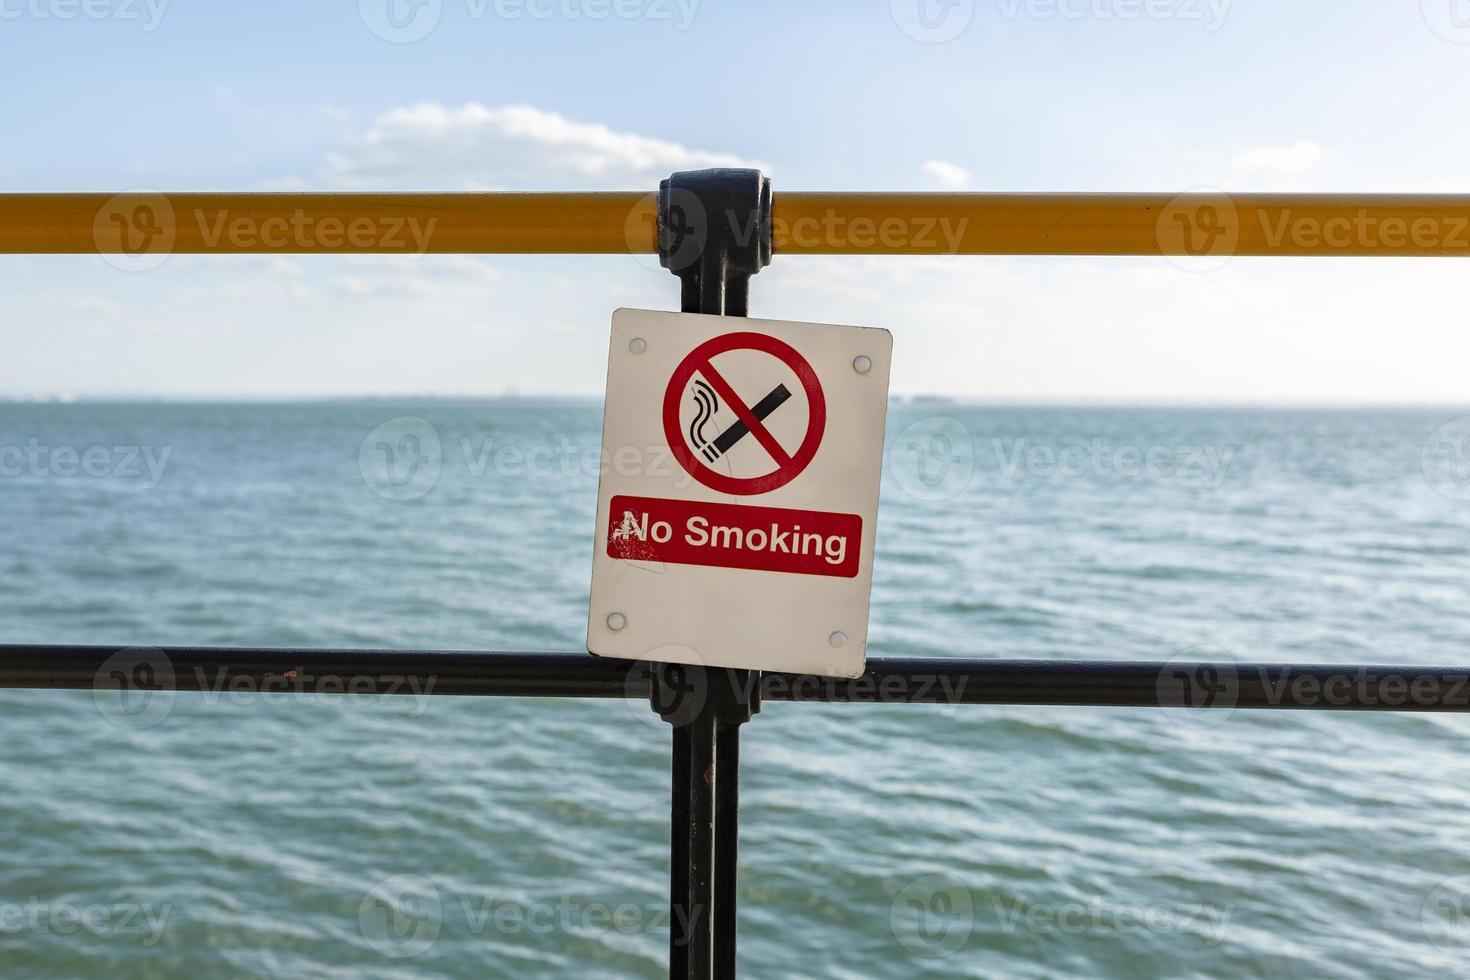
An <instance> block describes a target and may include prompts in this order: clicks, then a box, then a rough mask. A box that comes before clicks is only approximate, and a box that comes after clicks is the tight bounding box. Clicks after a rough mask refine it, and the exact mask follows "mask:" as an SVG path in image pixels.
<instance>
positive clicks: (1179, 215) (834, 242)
mask: <svg viewBox="0 0 1470 980" xmlns="http://www.w3.org/2000/svg"><path fill="white" fill-rule="evenodd" d="M773 211H774V225H775V236H774V237H775V248H776V251H777V252H778V253H782V254H843V253H848V254H850V253H862V254H927V255H1161V254H1162V255H1315V256H1333V255H1336V256H1370V255H1372V256H1394V255H1397V256H1434V255H1439V256H1457V255H1464V256H1470V195H1384V194H1331V195H1300V194H1226V193H1224V192H1219V193H1192V194H1183V195H1169V194H908V193H902V194H900V193H894V194H889V193H878V194H847V193H793V192H781V193H777V195H776V197H775V203H774V209H773ZM656 212H657V201H656V196H655V195H653V194H649V193H644V192H636V191H631V192H615V193H593V194H503V193H483V194H481V193H476V194H414V193H373V194H358V193H341V194H164V193H131V194H120V195H108V194H6V195H0V252H7V253H97V252H105V253H140V252H180V253H185V252H187V253H217V254H225V253H310V252H324V253H367V252H375V253H395V252H399V253H421V252H460V253H536V252H541V253H617V252H623V253H626V252H654V251H657V238H656V230H655V215H656Z"/></svg>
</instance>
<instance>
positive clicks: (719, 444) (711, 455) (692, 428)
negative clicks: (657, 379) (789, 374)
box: [689, 381, 791, 462]
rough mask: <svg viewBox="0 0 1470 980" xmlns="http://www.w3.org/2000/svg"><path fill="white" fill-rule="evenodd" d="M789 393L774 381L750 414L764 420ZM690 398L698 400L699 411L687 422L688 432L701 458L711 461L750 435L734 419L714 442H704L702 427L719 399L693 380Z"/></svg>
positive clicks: (702, 383)
mask: <svg viewBox="0 0 1470 980" xmlns="http://www.w3.org/2000/svg"><path fill="white" fill-rule="evenodd" d="M790 397H791V392H790V391H788V390H787V389H786V386H785V385H784V384H782V385H777V386H776V387H775V388H773V389H772V390H771V393H770V394H769V395H767V396H766V397H764V398H762V399H761V400H760V401H758V402H756V403H755V406H754V407H753V408H751V410H750V414H751V415H754V416H755V419H756V421H757V422H764V421H765V420H766V418H767V417H768V416H769V415H770V414H771V413H772V412H774V411H775V410H776V409H778V408H780V407H781V406H782V405H784V404H785V403H786V400H787V399H788V398H790ZM694 400H695V401H696V402H697V403H699V407H700V414H699V415H697V416H695V418H694V421H692V422H691V423H690V424H689V436H690V441H691V442H693V443H694V446H695V448H697V449H698V450H699V451H700V452H702V453H703V454H704V458H705V459H708V460H709V461H711V462H714V461H715V460H716V459H719V458H720V457H721V456H723V455H725V453H727V452H729V451H730V449H731V447H732V446H734V445H735V444H736V443H737V442H739V441H740V440H741V439H744V438H745V437H746V436H748V435H750V428H749V427H748V426H747V425H746V424H745V423H744V422H739V421H737V422H736V423H735V424H733V425H731V426H730V427H729V428H728V429H726V430H725V431H724V432H721V433H720V434H719V435H718V436H716V437H715V440H714V442H706V441H705V440H704V427H705V425H706V424H707V423H708V422H709V420H710V418H711V417H713V415H714V414H715V412H717V411H718V410H719V407H720V403H719V400H718V399H716V398H715V395H714V392H713V391H710V390H709V388H708V386H706V385H705V383H704V382H703V381H696V382H695V383H694ZM706 405H709V406H711V407H710V410H709V411H708V413H706V412H705V407H706Z"/></svg>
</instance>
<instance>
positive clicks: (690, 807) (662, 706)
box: [653, 170, 772, 980]
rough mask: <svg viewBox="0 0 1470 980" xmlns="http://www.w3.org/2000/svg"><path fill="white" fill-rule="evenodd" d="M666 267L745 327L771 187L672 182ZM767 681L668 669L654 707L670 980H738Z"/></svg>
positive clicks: (721, 179) (686, 290) (703, 175)
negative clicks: (745, 838) (745, 808)
mask: <svg viewBox="0 0 1470 980" xmlns="http://www.w3.org/2000/svg"><path fill="white" fill-rule="evenodd" d="M658 239H659V260H660V262H661V264H662V265H663V266H664V267H665V268H667V269H669V270H670V271H672V272H673V273H674V274H675V275H677V276H678V277H679V279H680V281H681V302H680V308H681V309H682V310H683V312H685V313H709V314H716V315H725V316H745V315H746V314H747V312H748V308H749V296H750V277H751V276H753V275H755V274H756V273H757V272H759V271H760V270H761V269H762V268H764V267H765V266H766V265H767V264H769V263H770V261H771V242H772V221H771V182H770V181H769V180H768V179H766V178H765V177H763V176H762V175H761V174H760V172H759V171H755V170H701V171H694V172H689V173H677V174H674V175H673V176H672V177H671V178H669V179H668V180H665V181H664V182H663V183H662V184H661V185H660V187H659V207H658ZM760 683H761V679H760V674H759V672H756V671H749V670H723V669H717V668H705V667H689V666H680V665H677V664H669V665H663V666H661V667H660V668H659V669H658V670H656V671H655V673H654V692H653V700H654V707H655V709H656V710H658V712H659V713H660V714H661V715H662V716H663V717H664V718H665V719H666V720H668V721H669V722H671V723H672V724H673V726H674V751H673V757H674V771H673V805H672V810H671V813H672V819H673V829H672V835H673V842H672V846H671V848H670V856H671V861H672V868H671V874H670V882H671V884H670V897H669V901H670V911H671V915H670V923H671V924H670V929H669V976H670V977H671V978H673V980H683V978H701V980H703V978H710V977H713V978H716V980H733V978H734V976H735V941H736V931H737V912H736V908H737V906H736V884H737V880H738V865H739V830H740V726H741V725H743V724H744V723H745V722H747V721H749V720H750V718H751V716H752V715H753V714H754V713H755V712H756V711H759V710H760Z"/></svg>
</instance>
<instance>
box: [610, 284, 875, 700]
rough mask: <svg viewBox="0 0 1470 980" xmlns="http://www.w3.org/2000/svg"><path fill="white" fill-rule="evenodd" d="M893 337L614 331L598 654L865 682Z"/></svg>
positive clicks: (847, 331) (627, 319)
mask: <svg viewBox="0 0 1470 980" xmlns="http://www.w3.org/2000/svg"><path fill="white" fill-rule="evenodd" d="M891 353H892V337H891V336H890V334H889V333H888V332H887V331H886V330H877V329H873V328H866V327H840V326H828V325H822V324H810V323H791V322H786V321H777V320H751V319H745V318H734V317H716V316H703V315H698V314H684V313H659V312H651V311H644V310H619V311H618V312H617V313H616V314H615V315H614V317H613V329H612V344H611V347H610V349H609V356H608V381H607V403H606V409H605V413H604V421H603V459H604V469H603V475H602V481H601V486H600V489H599V493H598V510H597V528H598V532H597V545H596V548H597V550H596V553H595V555H594V558H593V574H592V601H591V610H590V614H589V619H588V629H587V649H588V650H589V651H590V652H591V653H594V654H597V655H599V656H608V657H619V658H624V659H630V660H652V661H662V662H670V663H688V664H701V665H705V666H715V667H748V668H755V669H761V670H781V671H792V672H801V673H815V674H823V675H827V676H838V677H855V676H857V675H859V674H861V673H862V671H863V668H864V664H865V660H866V648H867V630H868V600H869V593H870V591H871V585H872V568H873V558H872V553H873V540H874V532H875V524H876V518H877V510H878V484H879V479H880V474H881V470H882V454H883V424H884V419H885V416H886V412H887V404H888V374H889V363H890V358H891Z"/></svg>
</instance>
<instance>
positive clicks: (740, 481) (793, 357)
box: [664, 333, 827, 496]
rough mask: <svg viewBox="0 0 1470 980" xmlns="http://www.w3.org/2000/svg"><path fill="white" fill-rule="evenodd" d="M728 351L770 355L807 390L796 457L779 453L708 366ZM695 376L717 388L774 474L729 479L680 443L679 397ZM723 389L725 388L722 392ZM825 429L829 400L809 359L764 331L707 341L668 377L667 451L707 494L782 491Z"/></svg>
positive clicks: (803, 466) (763, 429)
mask: <svg viewBox="0 0 1470 980" xmlns="http://www.w3.org/2000/svg"><path fill="white" fill-rule="evenodd" d="M732 350H757V351H761V352H762V353H766V354H770V355H771V356H772V357H775V358H777V359H778V360H780V361H781V362H782V363H783V364H785V365H786V366H787V367H789V368H790V369H791V370H792V371H793V372H794V373H795V374H796V377H797V378H798V379H800V381H801V387H802V389H803V390H804V391H805V392H806V400H807V406H808V413H807V424H806V436H805V438H803V439H802V441H801V446H800V447H799V448H798V449H797V450H796V452H795V453H792V454H790V455H788V454H786V452H785V450H783V449H781V446H780V444H779V443H776V442H775V438H774V437H773V436H771V434H770V432H769V431H768V430H767V429H766V427H765V424H764V423H762V422H761V421H759V420H757V419H756V418H755V417H754V416H753V415H751V413H750V409H749V408H748V407H747V406H746V405H745V403H744V402H742V401H741V400H740V398H739V396H738V395H736V394H735V392H734V391H733V390H731V389H730V386H729V384H728V382H726V381H725V379H724V378H723V377H721V376H720V374H719V372H718V371H715V370H714V368H713V367H712V366H711V364H710V361H711V360H712V359H713V358H715V357H716V356H718V355H720V354H724V353H726V352H728V351H732ZM695 372H699V373H700V374H702V375H704V377H705V379H706V380H708V381H709V382H710V384H711V385H713V386H714V387H715V390H716V391H717V392H719V394H720V395H721V397H722V398H723V399H724V400H725V402H726V403H727V404H728V405H729V406H730V408H731V409H732V410H734V412H735V414H736V415H737V416H739V417H740V421H742V422H744V423H745V425H746V428H748V429H750V430H751V434H752V435H753V436H755V437H756V438H757V439H759V440H760V441H761V444H762V445H763V446H765V447H766V451H767V452H768V453H770V455H771V457H772V459H773V460H774V461H775V463H776V468H775V469H774V470H772V471H771V472H769V473H767V474H765V475H764V476H756V477H748V478H741V477H733V476H729V475H728V474H725V473H720V472H717V471H716V470H713V469H711V468H710V467H708V466H706V465H705V464H704V462H703V461H701V459H700V458H699V457H698V456H697V455H695V453H694V451H693V450H692V449H690V447H689V444H688V443H687V442H686V441H685V440H684V432H683V428H682V426H680V425H679V399H680V397H681V396H682V395H683V394H684V387H685V385H687V384H688V383H689V379H690V378H692V377H694V374H695ZM721 388H723V389H724V390H723V391H722V390H721ZM826 428H827V399H826V397H825V396H824V395H823V394H822V384H821V382H819V381H818V380H817V372H816V371H815V370H813V369H812V366H811V364H809V363H807V359H806V358H804V357H802V356H801V354H799V353H798V352H797V350H796V348H794V347H792V346H791V345H790V344H787V343H785V342H783V341H780V340H777V339H776V338H775V337H770V336H767V335H766V334H763V333H727V334H724V335H723V336H720V337H715V338H714V339H712V340H707V341H705V342H704V343H702V344H700V345H699V346H698V347H696V348H694V350H692V351H690V352H689V354H688V356H687V357H685V358H684V360H682V361H680V362H679V366H678V367H676V368H674V373H673V374H672V375H671V376H670V378H669V387H668V389H667V390H666V391H665V392H664V438H665V439H667V440H668V443H669V449H670V450H672V451H673V453H674V458H675V459H677V460H678V461H679V465H680V466H682V467H684V469H685V470H687V471H688V472H689V475H690V476H692V477H694V478H695V479H696V480H698V481H699V482H700V483H703V484H704V485H705V486H707V487H709V488H710V489H711V490H718V491H720V492H721V493H733V494H740V495H742V496H749V495H751V494H757V493H769V492H771V491H772V490H776V489H778V488H780V487H784V486H785V485H786V484H788V483H790V482H791V481H792V480H794V479H796V478H797V477H798V476H800V475H801V472H802V471H803V470H805V469H806V468H807V465H808V464H809V463H811V461H812V459H813V458H815V457H816V455H817V447H818V446H820V445H821V444H822V433H823V432H825V431H826ZM771 445H775V447H776V449H777V450H778V452H771V449H770V446H771ZM783 457H784V458H783Z"/></svg>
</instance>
